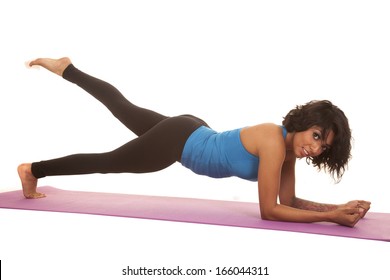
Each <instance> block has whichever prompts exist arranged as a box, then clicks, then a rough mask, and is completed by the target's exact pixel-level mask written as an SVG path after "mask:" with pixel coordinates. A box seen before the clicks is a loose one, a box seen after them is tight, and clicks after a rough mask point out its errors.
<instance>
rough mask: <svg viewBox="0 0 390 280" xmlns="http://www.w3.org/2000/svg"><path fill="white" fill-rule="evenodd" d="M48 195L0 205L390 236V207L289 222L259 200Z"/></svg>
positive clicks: (48, 190) (12, 198) (49, 190)
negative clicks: (263, 209) (332, 219)
mask: <svg viewBox="0 0 390 280" xmlns="http://www.w3.org/2000/svg"><path fill="white" fill-rule="evenodd" d="M39 191H40V192H43V193H45V194H46V195H47V197H46V198H43V199H25V198H24V197H23V195H22V192H21V191H12V192H5V193H0V208H10V209H24V210H39V211H53V212H67V213H83V214H95V215H108V216H118V217H129V218H142V219H154V220H165V221H176V222H190V223H201V224H211V225H222V226H236V227H246V228H257V229H272V230H283V231H291V232H302V233H312V234H322V235H333V236H342V237H352V238H361V239H371V240H382V241H390V213H372V212H369V213H367V215H366V217H365V218H364V219H362V220H360V221H359V223H358V224H357V225H356V226H355V227H354V228H349V227H344V226H339V225H336V224H332V223H312V224H307V223H288V222H273V221H264V220H261V219H260V214H259V206H258V204H257V203H250V202H237V201H219V200H206V199H194V198H177V197H159V196H144V195H130V194H113V193H97V192H82V191H67V190H61V189H57V188H53V187H40V188H39Z"/></svg>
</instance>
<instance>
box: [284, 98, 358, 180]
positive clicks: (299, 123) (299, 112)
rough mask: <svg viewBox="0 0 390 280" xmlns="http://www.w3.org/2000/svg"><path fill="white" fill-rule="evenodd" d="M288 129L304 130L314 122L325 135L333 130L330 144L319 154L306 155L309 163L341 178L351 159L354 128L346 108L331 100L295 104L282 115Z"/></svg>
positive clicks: (294, 130) (290, 130)
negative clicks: (344, 109) (346, 113)
mask: <svg viewBox="0 0 390 280" xmlns="http://www.w3.org/2000/svg"><path fill="white" fill-rule="evenodd" d="M283 125H284V126H285V127H286V129H287V131H288V132H301V131H305V130H307V129H309V128H311V127H313V126H319V127H320V128H322V135H324V136H325V139H326V137H327V135H328V134H329V132H330V131H333V132H334V135H335V136H334V139H333V143H332V145H331V147H330V148H329V149H326V150H325V151H324V152H322V153H321V154H320V155H319V156H316V157H309V158H307V162H308V164H310V163H312V164H313V166H315V167H317V168H318V169H319V170H321V169H324V170H325V171H328V172H329V173H330V174H331V175H332V176H333V178H335V180H336V181H337V182H339V181H340V180H341V178H342V176H343V174H344V171H345V169H346V168H347V166H348V162H349V160H350V159H351V140H352V135H351V129H350V128H349V124H348V119H347V117H346V116H345V114H344V112H343V111H342V110H340V108H338V107H337V106H335V105H333V104H332V102H330V101H328V100H319V101H318V100H313V101H310V102H308V103H306V104H304V105H299V106H296V107H295V109H292V110H291V111H290V112H288V114H287V115H286V116H285V117H284V119H283Z"/></svg>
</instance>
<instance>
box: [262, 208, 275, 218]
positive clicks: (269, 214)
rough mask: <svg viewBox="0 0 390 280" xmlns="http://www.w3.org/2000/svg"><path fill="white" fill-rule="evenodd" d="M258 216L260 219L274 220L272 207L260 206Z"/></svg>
mask: <svg viewBox="0 0 390 280" xmlns="http://www.w3.org/2000/svg"><path fill="white" fill-rule="evenodd" d="M260 216H261V219H262V220H267V221H275V220H277V219H276V217H275V215H274V208H260Z"/></svg>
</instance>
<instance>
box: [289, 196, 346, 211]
mask: <svg viewBox="0 0 390 280" xmlns="http://www.w3.org/2000/svg"><path fill="white" fill-rule="evenodd" d="M291 206H292V207H294V208H297V209H302V210H310V211H316V212H329V211H332V210H336V209H337V208H338V207H339V206H338V205H336V204H326V203H318V202H313V201H309V200H305V199H301V198H298V197H296V198H294V200H293V203H292V205H291Z"/></svg>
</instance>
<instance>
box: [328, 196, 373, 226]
mask: <svg viewBox="0 0 390 280" xmlns="http://www.w3.org/2000/svg"><path fill="white" fill-rule="evenodd" d="M370 205H371V202H369V201H364V200H352V201H349V202H347V203H345V204H342V205H339V206H338V207H337V209H335V210H333V211H331V216H332V218H331V219H332V221H333V222H335V223H338V224H340V225H343V226H348V227H353V226H355V225H356V223H357V222H358V221H359V220H360V219H361V218H363V217H364V216H365V215H366V213H367V211H368V210H369V209H370Z"/></svg>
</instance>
